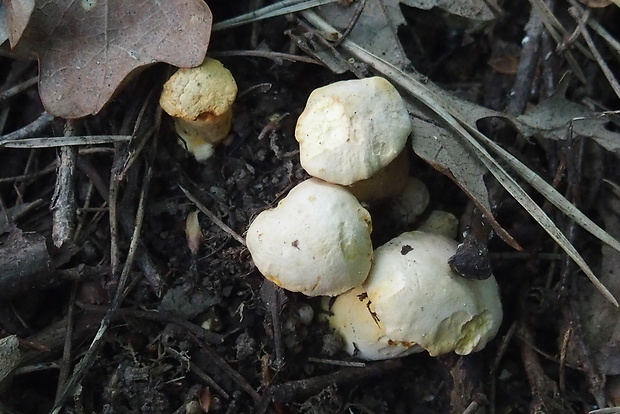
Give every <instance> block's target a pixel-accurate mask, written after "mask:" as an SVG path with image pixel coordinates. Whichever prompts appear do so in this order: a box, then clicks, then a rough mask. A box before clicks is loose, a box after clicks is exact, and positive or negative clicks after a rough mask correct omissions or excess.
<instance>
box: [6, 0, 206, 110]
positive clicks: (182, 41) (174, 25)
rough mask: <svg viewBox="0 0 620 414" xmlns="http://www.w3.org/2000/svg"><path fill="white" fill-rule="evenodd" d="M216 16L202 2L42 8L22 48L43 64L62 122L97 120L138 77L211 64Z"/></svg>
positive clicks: (43, 4) (106, 1)
mask: <svg viewBox="0 0 620 414" xmlns="http://www.w3.org/2000/svg"><path fill="white" fill-rule="evenodd" d="M211 23H212V16H211V11H210V10H209V8H208V7H207V5H206V4H205V2H204V1H202V0H171V1H166V2H159V1H155V0H148V1H143V2H139V3H135V2H129V1H121V0H98V1H68V0H64V1H40V2H37V4H36V7H35V10H34V12H33V13H32V16H31V19H30V23H29V24H28V27H27V28H26V30H25V32H24V34H23V36H22V38H21V40H20V41H19V43H18V44H17V47H16V51H17V52H18V53H31V54H34V55H36V56H37V58H38V59H39V69H40V73H39V93H40V95H41V101H42V102H43V105H44V106H45V109H46V110H47V111H48V112H49V113H51V114H53V115H55V116H59V117H63V118H79V117H83V116H86V115H91V114H96V113H97V112H99V111H100V110H101V108H103V106H104V105H105V104H106V103H107V102H108V101H109V100H110V98H111V97H112V96H113V94H114V93H115V91H116V90H117V89H118V87H119V86H120V85H121V84H122V83H123V81H124V80H126V78H127V77H128V75H130V74H131V73H132V72H133V71H134V70H136V69H138V68H140V67H143V66H145V65H150V64H153V63H155V62H166V63H169V64H171V65H175V66H181V67H191V66H197V65H199V64H200V63H202V61H203V60H204V57H205V55H206V51H207V45H208V43H209V36H210V31H211Z"/></svg>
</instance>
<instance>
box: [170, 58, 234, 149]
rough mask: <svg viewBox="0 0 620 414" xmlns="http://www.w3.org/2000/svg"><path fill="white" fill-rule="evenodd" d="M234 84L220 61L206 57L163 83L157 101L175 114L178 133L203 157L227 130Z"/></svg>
mask: <svg viewBox="0 0 620 414" xmlns="http://www.w3.org/2000/svg"><path fill="white" fill-rule="evenodd" d="M236 96H237V84H236V83H235V79H234V78H233V76H232V74H231V73H230V71H229V70H228V69H226V68H225V67H224V66H223V65H222V64H221V63H220V62H219V61H217V60H215V59H211V58H207V59H206V60H205V61H204V63H203V64H202V65H200V66H198V67H195V68H189V69H179V70H178V71H177V72H176V73H175V74H174V75H172V76H171V77H170V79H168V81H167V82H166V83H165V84H164V89H163V91H162V94H161V97H160V99H159V104H160V106H161V107H162V109H163V110H164V111H166V112H167V113H168V115H170V116H172V117H174V118H175V129H176V131H177V134H179V136H180V137H181V138H182V139H183V140H184V141H185V143H186V144H187V149H188V150H189V151H190V152H191V153H192V154H193V155H194V156H195V157H196V159H198V160H199V161H203V160H205V159H207V158H209V157H210V156H211V154H212V153H213V149H214V145H215V144H217V143H218V142H220V141H221V140H223V139H224V138H225V137H226V136H227V135H228V133H229V132H230V128H231V124H232V110H231V108H232V104H233V102H234V100H235V98H236Z"/></svg>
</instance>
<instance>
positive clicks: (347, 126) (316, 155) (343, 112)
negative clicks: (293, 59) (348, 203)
mask: <svg viewBox="0 0 620 414" xmlns="http://www.w3.org/2000/svg"><path fill="white" fill-rule="evenodd" d="M410 132H411V121H410V120H409V114H408V113H407V108H406V107H405V103H404V101H403V99H402V98H401V97H400V95H399V94H398V91H397V90H396V88H394V86H392V84H391V83H389V82H388V81H387V80H385V79H384V78H380V77H372V78H366V79H360V80H348V81H343V82H336V83H332V84H330V85H327V86H324V87H322V88H318V89H316V90H314V91H313V92H312V93H311V94H310V97H309V98H308V102H307V104H306V108H305V109H304V111H303V113H302V114H301V115H300V117H299V119H298V121H297V128H296V130H295V138H296V139H297V141H298V142H299V146H300V157H301V165H302V167H303V168H304V169H305V170H306V171H307V172H308V173H309V174H310V175H312V176H314V177H318V178H321V179H323V180H325V181H329V182H331V183H336V184H341V185H350V184H353V183H354V182H356V181H359V180H363V179H366V178H369V177H371V176H372V175H373V174H374V173H376V172H377V171H379V170H380V169H381V168H383V167H384V166H386V165H387V164H389V163H390V162H391V161H392V160H393V159H394V158H396V156H397V155H398V154H400V152H401V151H402V150H403V148H404V147H405V144H406V141H407V137H408V136H409V134H410Z"/></svg>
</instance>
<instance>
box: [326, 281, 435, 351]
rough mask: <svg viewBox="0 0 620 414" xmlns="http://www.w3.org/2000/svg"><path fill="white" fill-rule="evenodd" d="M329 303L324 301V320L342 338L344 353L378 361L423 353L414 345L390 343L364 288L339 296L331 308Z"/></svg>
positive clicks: (327, 299)
mask: <svg viewBox="0 0 620 414" xmlns="http://www.w3.org/2000/svg"><path fill="white" fill-rule="evenodd" d="M330 301H331V300H330V299H329V298H325V300H323V303H322V305H323V308H324V311H325V313H323V314H322V315H323V319H324V320H326V321H327V322H328V323H329V325H330V326H331V327H332V329H334V331H335V332H336V333H337V334H338V335H340V337H341V338H342V340H343V342H344V349H345V351H346V352H347V353H349V354H350V355H353V356H356V357H358V358H361V359H365V360H371V361H376V360H380V359H390V358H398V357H402V356H405V355H409V354H412V353H415V352H421V351H423V350H424V348H422V347H421V346H419V345H416V344H415V343H409V342H401V341H394V340H392V339H390V338H389V337H388V336H387V335H386V333H385V327H384V326H383V324H382V323H381V321H380V320H379V318H378V317H377V315H376V312H375V309H374V307H373V305H372V303H370V301H369V300H368V295H367V294H366V292H365V291H364V289H362V288H361V287H359V288H355V289H352V290H350V291H348V292H346V293H343V294H342V295H339V296H338V297H337V298H336V300H334V301H333V303H331V306H330Z"/></svg>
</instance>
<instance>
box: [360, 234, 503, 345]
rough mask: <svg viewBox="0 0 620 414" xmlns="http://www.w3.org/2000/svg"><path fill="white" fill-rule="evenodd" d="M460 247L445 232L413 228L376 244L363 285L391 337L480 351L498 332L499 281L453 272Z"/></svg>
mask: <svg viewBox="0 0 620 414" xmlns="http://www.w3.org/2000/svg"><path fill="white" fill-rule="evenodd" d="M456 248H457V243H456V242H455V241H454V240H451V239H449V238H447V237H445V236H441V235H436V234H430V233H424V232H419V231H414V232H409V233H403V234H401V235H400V236H398V237H396V238H395V239H393V240H391V241H389V242H388V243H386V244H385V245H383V246H381V247H379V248H377V249H376V250H375V256H374V264H373V267H372V269H371V271H370V274H369V275H368V279H366V282H365V283H364V289H365V290H366V292H367V294H368V298H369V299H370V301H371V302H372V304H373V306H374V308H375V311H376V314H377V317H378V318H379V320H380V321H381V323H382V324H383V326H384V327H385V332H386V336H387V337H389V338H390V339H392V340H394V341H402V342H407V343H417V344H419V345H421V346H422V347H423V348H424V349H426V350H427V351H428V352H429V354H431V355H432V356H436V355H440V354H444V353H446V352H451V351H454V352H456V353H457V354H459V355H466V354H469V353H471V352H474V351H479V350H481V349H482V348H484V346H485V345H486V343H487V342H488V341H489V340H491V339H492V338H493V337H494V336H495V335H496V334H497V331H498V329H499V326H500V324H501V320H502V307H501V302H500V297H499V289H498V286H497V282H496V281H495V278H494V277H493V276H491V277H490V278H489V279H486V280H470V279H465V278H463V277H461V276H458V275H457V274H455V273H454V272H452V270H451V269H450V266H449V265H448V259H449V258H450V257H451V256H452V255H453V254H454V253H455V252H456Z"/></svg>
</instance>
